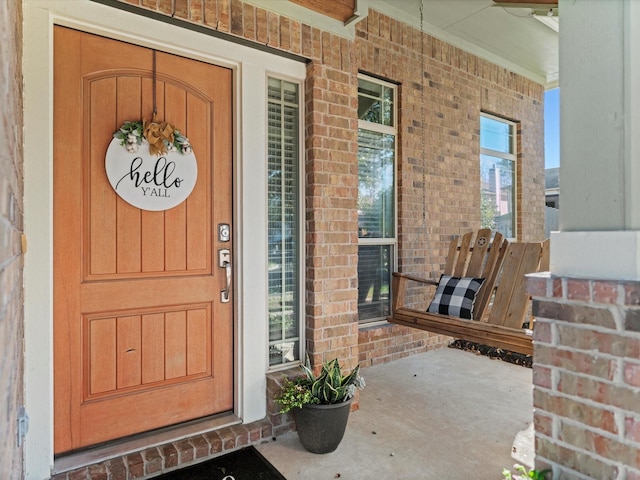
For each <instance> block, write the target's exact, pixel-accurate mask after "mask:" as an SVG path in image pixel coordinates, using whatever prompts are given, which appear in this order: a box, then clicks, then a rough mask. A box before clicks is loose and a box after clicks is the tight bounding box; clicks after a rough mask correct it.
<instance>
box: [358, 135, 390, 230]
mask: <svg viewBox="0 0 640 480" xmlns="http://www.w3.org/2000/svg"><path fill="white" fill-rule="evenodd" d="M394 142H395V138H394V136H393V135H385V134H382V133H376V132H370V131H367V130H362V129H361V130H359V132H358V236H359V237H361V238H364V237H368V238H393V237H395V222H394V220H395V219H394V201H393V200H394V191H393V175H394V156H395V146H394Z"/></svg>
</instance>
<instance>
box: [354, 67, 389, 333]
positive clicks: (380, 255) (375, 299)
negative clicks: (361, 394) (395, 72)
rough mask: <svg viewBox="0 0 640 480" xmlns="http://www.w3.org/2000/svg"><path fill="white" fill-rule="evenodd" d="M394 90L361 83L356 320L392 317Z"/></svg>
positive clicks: (380, 84) (379, 84)
mask: <svg viewBox="0 0 640 480" xmlns="http://www.w3.org/2000/svg"><path fill="white" fill-rule="evenodd" d="M395 95H396V88H395V86H394V85H391V84H388V83H386V82H382V81H379V80H376V79H373V78H369V77H365V76H361V77H360V78H359V79H358V117H359V122H358V317H359V320H360V323H361V324H366V323H370V322H375V321H381V320H384V319H385V318H386V317H387V316H389V314H390V313H391V273H392V272H393V270H394V265H395V257H396V194H395V165H396V135H397V132H396V122H395V118H396V102H395Z"/></svg>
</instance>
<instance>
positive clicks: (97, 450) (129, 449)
mask: <svg viewBox="0 0 640 480" xmlns="http://www.w3.org/2000/svg"><path fill="white" fill-rule="evenodd" d="M241 423H242V419H240V418H239V417H237V416H236V415H234V414H232V413H222V414H220V415H214V416H211V417H205V418H200V419H198V420H191V421H190V422H186V423H181V424H179V425H174V426H171V427H165V428H162V429H158V430H153V431H151V432H146V433H141V434H138V435H134V436H131V437H127V438H125V439H120V440H114V441H111V442H108V443H103V444H101V445H98V446H96V447H92V448H89V449H86V450H82V451H79V452H73V453H69V454H67V455H62V456H60V457H58V458H56V459H55V460H54V461H53V471H52V474H54V475H55V474H58V473H63V472H68V471H70V470H75V469H77V468H81V467H86V466H87V465H92V464H94V463H99V462H104V461H105V460H109V459H111V458H116V457H122V456H124V455H128V454H131V453H133V452H138V451H141V450H144V449H147V448H151V447H156V446H158V445H163V444H166V443H170V442H175V441H179V440H182V439H184V438H189V437H193V436H196V435H200V434H202V433H206V432H210V431H213V430H219V429H221V428H225V427H230V426H232V425H238V424H241Z"/></svg>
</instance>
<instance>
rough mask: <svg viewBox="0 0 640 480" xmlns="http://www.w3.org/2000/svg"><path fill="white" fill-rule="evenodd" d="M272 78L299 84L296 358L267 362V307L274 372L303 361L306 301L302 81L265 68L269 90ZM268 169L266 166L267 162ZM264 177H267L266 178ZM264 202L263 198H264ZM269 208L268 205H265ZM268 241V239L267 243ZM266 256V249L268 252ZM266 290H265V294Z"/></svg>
mask: <svg viewBox="0 0 640 480" xmlns="http://www.w3.org/2000/svg"><path fill="white" fill-rule="evenodd" d="M270 78H273V79H276V80H281V81H284V82H290V83H294V84H296V85H297V86H298V225H297V238H298V257H297V261H298V288H297V294H298V322H297V323H298V337H297V338H298V360H297V361H294V362H288V363H282V364H279V365H269V345H270V343H271V342H270V340H269V333H268V331H269V308H268V307H267V318H266V322H267V359H266V362H267V365H268V369H267V371H269V372H277V371H279V370H285V369H288V368H291V367H292V366H296V365H300V364H301V363H302V359H304V358H305V357H304V356H305V353H306V351H305V345H306V341H305V328H304V327H305V312H306V303H305V294H304V293H305V291H304V288H305V238H306V237H305V235H306V230H305V222H304V178H305V168H304V115H305V111H304V93H305V92H304V83H303V82H302V81H301V80H300V79H299V78H294V77H288V76H286V75H282V74H281V73H277V72H273V73H271V72H267V79H266V81H265V88H266V90H268V88H269V87H268V86H269V79H270ZM266 90H265V98H266V101H267V104H266V105H265V109H266V113H267V115H268V114H269V107H268V105H269V101H270V100H269V94H268V91H266ZM266 127H267V132H266V140H267V143H268V141H269V132H268V128H269V119H268V118H267V119H266ZM265 148H267V157H266V158H265V164H268V162H269V159H268V145H267V146H265ZM267 171H268V166H267ZM265 180H266V179H265ZM265 190H266V191H267V194H268V191H269V190H268V185H266V186H265ZM265 202H266V199H265ZM267 208H268V205H267ZM268 224H269V216H268V212H267V229H268ZM267 242H268V231H267ZM267 244H268V243H267ZM267 256H268V253H267ZM266 282H267V288H268V287H269V278H268V272H267V280H266ZM268 296H269V293H268V291H267V298H268Z"/></svg>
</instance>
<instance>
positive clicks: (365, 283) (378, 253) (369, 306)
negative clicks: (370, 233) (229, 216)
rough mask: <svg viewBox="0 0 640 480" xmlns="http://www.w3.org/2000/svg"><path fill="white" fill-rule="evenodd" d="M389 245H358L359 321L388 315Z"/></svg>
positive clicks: (390, 248)
mask: <svg viewBox="0 0 640 480" xmlns="http://www.w3.org/2000/svg"><path fill="white" fill-rule="evenodd" d="M391 272H393V251H392V246H391V245H360V246H359V247H358V317H359V318H360V321H363V320H371V319H379V318H385V317H388V316H389V315H390V313H391Z"/></svg>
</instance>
